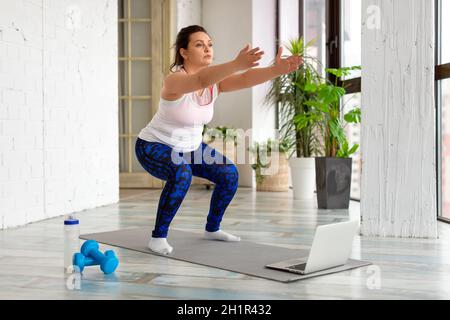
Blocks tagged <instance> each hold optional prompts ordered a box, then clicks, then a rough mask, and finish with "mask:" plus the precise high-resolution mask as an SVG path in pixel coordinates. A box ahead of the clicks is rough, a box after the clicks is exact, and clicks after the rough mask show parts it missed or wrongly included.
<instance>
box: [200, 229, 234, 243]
mask: <svg viewBox="0 0 450 320" xmlns="http://www.w3.org/2000/svg"><path fill="white" fill-rule="evenodd" d="M205 239H207V240H221V241H232V242H237V241H241V238H240V237H237V236H233V235H232V234H229V233H226V232H224V231H222V230H218V231H215V232H208V231H206V230H205Z"/></svg>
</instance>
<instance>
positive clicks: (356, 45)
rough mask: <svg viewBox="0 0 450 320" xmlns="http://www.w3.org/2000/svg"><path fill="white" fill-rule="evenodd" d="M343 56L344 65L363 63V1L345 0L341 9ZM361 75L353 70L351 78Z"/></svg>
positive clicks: (350, 65)
mask: <svg viewBox="0 0 450 320" xmlns="http://www.w3.org/2000/svg"><path fill="white" fill-rule="evenodd" d="M341 11H342V12H341V13H342V14H341V25H342V27H341V44H342V45H341V49H342V51H341V56H342V66H344V67H352V66H360V65H361V1H355V0H343V1H342V10H341ZM360 76H361V71H359V70H356V71H353V73H352V74H350V75H349V77H348V78H349V79H351V78H357V77H360Z"/></svg>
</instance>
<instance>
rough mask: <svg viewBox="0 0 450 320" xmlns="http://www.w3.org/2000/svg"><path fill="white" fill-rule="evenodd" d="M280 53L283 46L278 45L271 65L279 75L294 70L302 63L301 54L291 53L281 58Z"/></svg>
mask: <svg viewBox="0 0 450 320" xmlns="http://www.w3.org/2000/svg"><path fill="white" fill-rule="evenodd" d="M282 53H283V47H280V48H279V49H278V54H277V57H276V58H275V64H274V65H273V68H274V69H275V72H276V73H277V74H278V75H279V76H282V75H284V74H288V73H291V72H294V71H295V70H297V69H298V67H299V66H300V65H301V64H303V58H302V57H301V56H298V55H293V56H290V57H287V58H286V59H281V54H282Z"/></svg>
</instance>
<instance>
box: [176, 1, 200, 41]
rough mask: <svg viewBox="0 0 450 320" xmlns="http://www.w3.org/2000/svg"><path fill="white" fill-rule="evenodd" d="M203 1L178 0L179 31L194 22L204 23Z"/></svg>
mask: <svg viewBox="0 0 450 320" xmlns="http://www.w3.org/2000/svg"><path fill="white" fill-rule="evenodd" d="M202 2H203V1H202V0H176V8H177V20H176V25H177V31H176V32H177V33H178V31H180V30H181V29H182V28H184V27H187V26H190V25H193V24H197V25H200V26H201V25H202ZM175 36H176V35H175Z"/></svg>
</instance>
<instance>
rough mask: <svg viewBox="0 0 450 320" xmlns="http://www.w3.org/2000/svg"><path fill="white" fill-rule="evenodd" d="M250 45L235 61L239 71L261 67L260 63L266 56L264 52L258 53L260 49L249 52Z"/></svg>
mask: <svg viewBox="0 0 450 320" xmlns="http://www.w3.org/2000/svg"><path fill="white" fill-rule="evenodd" d="M249 49H250V44H247V45H246V46H245V47H244V49H242V50H241V51H240V52H239V55H238V56H237V57H236V59H234V60H233V61H234V63H235V64H236V66H237V68H238V69H239V70H247V69H249V68H253V67H256V66H259V63H257V61H259V60H260V59H261V57H262V55H263V54H264V51H258V50H259V47H257V48H255V49H252V50H249Z"/></svg>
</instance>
